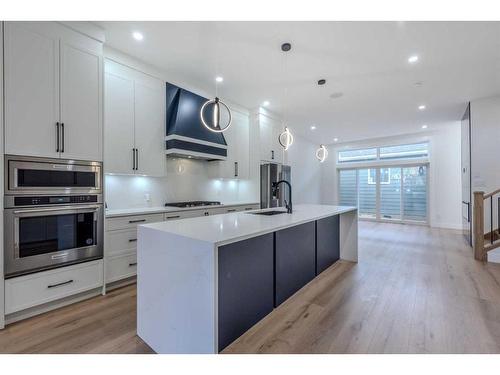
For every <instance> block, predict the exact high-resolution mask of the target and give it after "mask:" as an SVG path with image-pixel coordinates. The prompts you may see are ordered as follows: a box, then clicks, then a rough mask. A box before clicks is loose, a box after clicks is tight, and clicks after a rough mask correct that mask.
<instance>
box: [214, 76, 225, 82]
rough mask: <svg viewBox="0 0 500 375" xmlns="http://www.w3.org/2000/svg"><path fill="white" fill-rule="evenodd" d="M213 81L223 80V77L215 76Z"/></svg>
mask: <svg viewBox="0 0 500 375" xmlns="http://www.w3.org/2000/svg"><path fill="white" fill-rule="evenodd" d="M215 81H216V82H222V81H224V78H222V77H221V76H219V77H215Z"/></svg>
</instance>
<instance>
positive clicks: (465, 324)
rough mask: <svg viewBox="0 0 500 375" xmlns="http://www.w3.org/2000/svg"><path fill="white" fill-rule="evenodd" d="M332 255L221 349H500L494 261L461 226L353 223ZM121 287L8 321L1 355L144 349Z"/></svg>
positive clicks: (0, 339) (499, 273)
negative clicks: (350, 244) (351, 253)
mask: <svg viewBox="0 0 500 375" xmlns="http://www.w3.org/2000/svg"><path fill="white" fill-rule="evenodd" d="M359 235H360V239H359V263H357V264H353V263H348V262H338V263H337V264H335V265H334V266H333V267H330V268H329V269H327V270H326V271H325V272H323V273H322V274H321V275H320V276H319V277H317V278H316V279H315V280H313V281H312V282H311V283H310V284H308V285H307V286H306V287H305V288H303V289H302V290H300V291H299V292H298V293H297V294H295V295H294V296H293V297H292V298H290V299H289V300H288V301H286V302H285V303H284V304H282V305H281V306H280V307H279V308H277V309H276V310H275V311H273V312H272V313H271V314H269V315H268V316H267V317H266V318H264V319H263V320H262V321H261V322H259V323H258V324H257V325H255V326H254V327H252V328H251V329H250V330H249V331H248V332H247V333H245V334H244V335H243V336H241V337H240V338H239V339H238V340H236V341H235V342H234V343H233V344H231V345H230V346H228V347H227V348H226V349H225V350H224V353H500V265H497V264H491V263H490V264H483V263H480V262H477V261H474V260H473V257H472V250H471V249H470V248H469V247H467V246H466V245H465V243H464V241H463V239H462V236H461V234H460V233H458V232H456V231H449V230H439V229H430V228H427V227H424V226H410V225H398V224H380V223H371V222H360V230H359ZM135 296H136V293H135V287H134V286H128V287H125V288H122V289H118V290H115V291H112V292H110V293H109V294H108V295H107V296H104V297H96V298H94V299H92V300H88V301H84V302H81V303H78V304H75V305H72V306H68V307H65V308H62V309H59V310H56V311H52V312H49V313H46V314H43V315H40V316H38V317H34V318H31V319H28V320H26V321H22V322H19V323H14V324H12V325H10V326H7V327H6V329H5V330H3V331H0V352H4V353H149V352H151V350H150V348H149V347H148V346H147V345H146V344H145V343H144V342H142V340H141V339H139V338H138V337H137V336H136V335H135V317H136V313H135Z"/></svg>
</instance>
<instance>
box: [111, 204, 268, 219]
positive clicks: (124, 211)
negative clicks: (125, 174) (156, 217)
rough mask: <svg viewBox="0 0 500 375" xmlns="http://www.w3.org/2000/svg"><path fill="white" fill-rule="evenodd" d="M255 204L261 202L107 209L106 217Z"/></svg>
mask: <svg viewBox="0 0 500 375" xmlns="http://www.w3.org/2000/svg"><path fill="white" fill-rule="evenodd" d="M253 204H259V202H230V203H223V204H220V205H210V206H198V207H185V208H179V207H165V206H158V207H139V208H119V209H106V217H119V216H128V215H147V214H161V213H165V212H179V211H192V210H204V209H207V208H224V207H234V206H246V205H253Z"/></svg>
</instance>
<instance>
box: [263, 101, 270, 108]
mask: <svg viewBox="0 0 500 375" xmlns="http://www.w3.org/2000/svg"><path fill="white" fill-rule="evenodd" d="M269 104H271V103H269V100H264V102H263V103H262V105H263V106H264V107H267V106H268V105H269Z"/></svg>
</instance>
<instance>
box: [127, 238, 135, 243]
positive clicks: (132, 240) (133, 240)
mask: <svg viewBox="0 0 500 375" xmlns="http://www.w3.org/2000/svg"><path fill="white" fill-rule="evenodd" d="M128 242H137V238H131V239H129V240H128Z"/></svg>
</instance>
